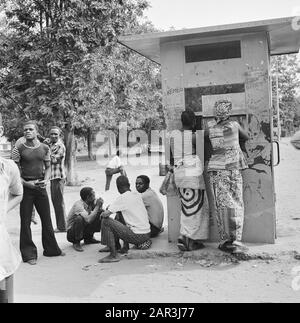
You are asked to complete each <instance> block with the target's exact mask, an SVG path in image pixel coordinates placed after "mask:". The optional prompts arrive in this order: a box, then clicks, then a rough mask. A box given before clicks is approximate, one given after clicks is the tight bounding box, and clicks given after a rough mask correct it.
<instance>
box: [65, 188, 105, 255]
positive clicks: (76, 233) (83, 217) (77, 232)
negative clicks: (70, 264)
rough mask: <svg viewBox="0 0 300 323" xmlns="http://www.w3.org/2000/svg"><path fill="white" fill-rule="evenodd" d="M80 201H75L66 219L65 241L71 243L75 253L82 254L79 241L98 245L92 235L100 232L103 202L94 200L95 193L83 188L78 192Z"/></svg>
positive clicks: (90, 189)
mask: <svg viewBox="0 0 300 323" xmlns="http://www.w3.org/2000/svg"><path fill="white" fill-rule="evenodd" d="M80 197H81V200H79V201H77V202H76V203H75V204H74V205H73V207H72V209H71V211H70V212H69V215H68V218H67V239H68V241H69V242H71V243H73V248H74V249H75V250H76V251H79V252H82V251H83V249H82V247H81V245H80V241H81V240H84V243H85V244H94V243H100V241H98V240H96V239H94V233H95V232H100V229H101V216H100V215H101V213H102V212H103V209H102V205H103V200H102V199H101V198H99V199H98V200H96V198H95V191H94V190H93V189H92V188H91V187H84V188H83V189H82V190H81V191H80Z"/></svg>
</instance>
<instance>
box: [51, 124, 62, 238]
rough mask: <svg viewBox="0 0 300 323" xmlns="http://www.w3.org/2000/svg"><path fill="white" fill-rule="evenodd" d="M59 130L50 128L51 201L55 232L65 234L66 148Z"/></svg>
mask: <svg viewBox="0 0 300 323" xmlns="http://www.w3.org/2000/svg"><path fill="white" fill-rule="evenodd" d="M60 135H61V130H60V129H59V128H58V127H52V128H51V130H50V144H49V146H50V157H51V176H50V182H51V199H52V203H53V207H54V210H55V217H56V224H57V229H56V230H55V232H66V212H65V202H64V188H65V179H66V174H65V166H64V163H65V156H66V148H65V145H64V144H63V142H62V140H61V138H60Z"/></svg>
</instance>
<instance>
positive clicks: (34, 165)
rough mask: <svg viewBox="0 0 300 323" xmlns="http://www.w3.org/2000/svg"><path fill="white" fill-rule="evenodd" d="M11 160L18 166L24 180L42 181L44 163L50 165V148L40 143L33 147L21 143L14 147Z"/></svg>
mask: <svg viewBox="0 0 300 323" xmlns="http://www.w3.org/2000/svg"><path fill="white" fill-rule="evenodd" d="M12 159H13V160H14V161H15V162H16V163H19V164H20V168H21V176H22V178H24V179H25V180H37V179H43V178H44V176H45V162H49V163H50V148H49V147H48V146H47V145H45V144H43V143H41V142H38V143H37V145H36V146H34V147H29V146H26V144H24V143H23V144H21V145H19V146H15V147H14V149H13V152H12Z"/></svg>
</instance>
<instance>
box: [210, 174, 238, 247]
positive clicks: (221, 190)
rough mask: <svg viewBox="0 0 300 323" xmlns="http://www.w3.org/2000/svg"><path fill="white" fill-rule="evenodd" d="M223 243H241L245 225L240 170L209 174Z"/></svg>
mask: <svg viewBox="0 0 300 323" xmlns="http://www.w3.org/2000/svg"><path fill="white" fill-rule="evenodd" d="M209 182H210V186H211V189H212V192H213V195H214V203H215V208H216V221H217V225H218V231H219V236H220V240H221V242H225V241H231V242H233V241H241V240H242V234H243V224H244V201H243V179H242V174H241V171H240V170H238V169H237V170H220V171H211V172H209Z"/></svg>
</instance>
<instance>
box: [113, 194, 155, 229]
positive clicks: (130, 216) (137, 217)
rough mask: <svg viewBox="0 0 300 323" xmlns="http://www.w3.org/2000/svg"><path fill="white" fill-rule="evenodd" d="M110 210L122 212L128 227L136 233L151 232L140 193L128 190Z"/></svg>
mask: <svg viewBox="0 0 300 323" xmlns="http://www.w3.org/2000/svg"><path fill="white" fill-rule="evenodd" d="M108 210H109V211H110V212H112V213H116V212H122V215H123V218H124V220H125V222H126V225H127V227H128V228H130V229H131V230H132V231H133V232H134V233H135V234H148V233H150V231H151V230H150V224H149V219H148V213H147V210H146V207H145V205H144V202H143V199H142V196H141V194H140V193H136V192H131V191H127V192H125V193H123V194H121V195H120V196H119V197H118V198H117V199H116V200H115V201H114V203H112V204H111V205H110V206H109V207H108Z"/></svg>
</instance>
